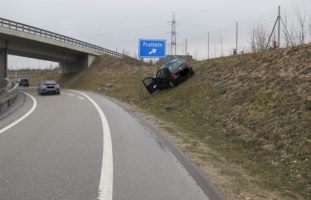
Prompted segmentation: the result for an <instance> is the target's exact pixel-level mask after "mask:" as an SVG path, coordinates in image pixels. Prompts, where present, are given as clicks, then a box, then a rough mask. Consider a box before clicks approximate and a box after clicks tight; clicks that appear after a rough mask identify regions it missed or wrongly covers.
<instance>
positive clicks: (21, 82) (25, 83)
mask: <svg viewBox="0 0 311 200" xmlns="http://www.w3.org/2000/svg"><path fill="white" fill-rule="evenodd" d="M18 86H19V87H29V81H28V79H26V78H21V79H19V81H18Z"/></svg>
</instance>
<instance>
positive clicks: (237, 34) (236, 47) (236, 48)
mask: <svg viewBox="0 0 311 200" xmlns="http://www.w3.org/2000/svg"><path fill="white" fill-rule="evenodd" d="M238 41H239V23H238V22H237V23H236V44H235V52H236V55H238Z"/></svg>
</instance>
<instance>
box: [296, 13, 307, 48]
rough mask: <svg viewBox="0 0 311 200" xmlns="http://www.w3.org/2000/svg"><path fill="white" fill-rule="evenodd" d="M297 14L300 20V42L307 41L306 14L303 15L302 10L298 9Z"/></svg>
mask: <svg viewBox="0 0 311 200" xmlns="http://www.w3.org/2000/svg"><path fill="white" fill-rule="evenodd" d="M296 16H297V19H298V21H299V26H300V32H299V44H304V43H305V26H306V14H305V13H304V15H303V16H302V14H301V12H300V11H299V10H298V9H297V10H296Z"/></svg>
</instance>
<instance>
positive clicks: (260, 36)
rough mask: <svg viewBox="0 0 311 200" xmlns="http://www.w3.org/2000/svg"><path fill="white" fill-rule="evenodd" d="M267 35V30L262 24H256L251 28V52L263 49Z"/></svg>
mask: <svg viewBox="0 0 311 200" xmlns="http://www.w3.org/2000/svg"><path fill="white" fill-rule="evenodd" d="M267 36H268V35H267V31H266V30H265V29H264V27H263V26H261V25H258V26H257V27H256V28H254V29H253V31H252V35H251V41H250V45H251V49H252V52H257V51H264V50H265V48H266V44H267V41H268V37H267Z"/></svg>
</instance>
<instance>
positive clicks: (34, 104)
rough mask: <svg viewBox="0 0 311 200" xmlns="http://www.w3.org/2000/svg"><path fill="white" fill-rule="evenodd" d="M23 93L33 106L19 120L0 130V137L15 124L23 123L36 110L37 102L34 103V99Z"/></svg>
mask: <svg viewBox="0 0 311 200" xmlns="http://www.w3.org/2000/svg"><path fill="white" fill-rule="evenodd" d="M23 93H24V94H26V95H28V96H29V97H30V98H31V99H32V101H33V105H32V107H31V109H30V110H29V111H28V112H27V113H26V114H25V115H23V116H22V117H21V118H19V119H18V120H16V121H15V122H13V123H11V124H9V125H8V126H6V127H4V128H3V129H0V135H1V134H2V133H4V132H5V131H7V130H9V129H10V128H12V127H13V126H15V125H17V124H18V123H20V122H21V121H23V120H24V119H25V118H26V117H28V116H29V115H30V114H31V113H32V112H33V111H34V110H35V109H36V107H37V101H36V99H35V98H34V97H33V96H32V95H30V94H28V93H26V92H23Z"/></svg>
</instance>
